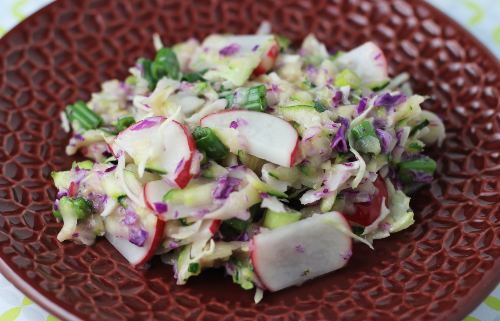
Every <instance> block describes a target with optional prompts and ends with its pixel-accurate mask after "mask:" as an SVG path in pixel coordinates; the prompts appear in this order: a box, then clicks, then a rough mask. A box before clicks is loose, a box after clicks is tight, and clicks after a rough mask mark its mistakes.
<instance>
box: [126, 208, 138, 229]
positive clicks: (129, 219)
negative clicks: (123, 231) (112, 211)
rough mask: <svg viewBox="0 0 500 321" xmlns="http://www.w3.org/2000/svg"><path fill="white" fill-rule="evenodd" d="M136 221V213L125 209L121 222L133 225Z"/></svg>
mask: <svg viewBox="0 0 500 321" xmlns="http://www.w3.org/2000/svg"><path fill="white" fill-rule="evenodd" d="M136 222H137V213H135V212H134V211H133V210H131V209H127V210H126V211H125V217H124V218H123V220H122V223H123V224H125V225H134V224H135V223H136Z"/></svg>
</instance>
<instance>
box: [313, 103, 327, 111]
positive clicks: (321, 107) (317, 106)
mask: <svg viewBox="0 0 500 321" xmlns="http://www.w3.org/2000/svg"><path fill="white" fill-rule="evenodd" d="M314 109H316V110H317V111H319V112H320V113H322V112H324V111H325V110H326V107H325V105H323V104H322V103H321V102H319V101H317V100H316V101H315V102H314Z"/></svg>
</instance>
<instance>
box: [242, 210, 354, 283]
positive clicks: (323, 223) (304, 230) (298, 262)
mask: <svg viewBox="0 0 500 321" xmlns="http://www.w3.org/2000/svg"><path fill="white" fill-rule="evenodd" d="M350 231H351V228H350V226H349V223H347V221H346V220H345V218H344V216H342V214H340V213H338V212H329V213H324V214H317V215H314V216H312V217H310V218H307V219H304V220H301V221H298V222H296V223H292V224H289V225H285V226H282V227H279V228H277V229H274V230H271V231H266V232H262V233H260V234H257V235H256V236H254V238H253V240H252V249H251V251H252V252H251V260H252V264H253V267H254V270H255V274H256V275H257V277H258V279H259V281H260V282H261V283H262V285H263V286H264V287H265V288H266V289H268V290H270V291H278V290H281V289H284V288H286V287H289V286H292V285H299V284H301V283H303V282H304V281H307V280H309V279H313V278H315V277H318V276H320V275H323V274H326V273H329V272H331V271H334V270H337V269H340V268H341V267H343V266H344V265H346V264H347V261H348V260H349V258H350V256H351V254H352V239H351V237H350V235H349V233H350Z"/></svg>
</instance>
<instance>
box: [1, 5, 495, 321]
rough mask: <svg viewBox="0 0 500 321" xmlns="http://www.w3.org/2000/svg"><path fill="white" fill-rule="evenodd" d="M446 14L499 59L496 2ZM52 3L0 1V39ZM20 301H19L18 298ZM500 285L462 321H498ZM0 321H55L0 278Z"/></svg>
mask: <svg viewBox="0 0 500 321" xmlns="http://www.w3.org/2000/svg"><path fill="white" fill-rule="evenodd" d="M428 1H429V2H430V3H432V4H433V5H434V6H436V7H438V8H439V9H441V10H442V11H444V12H446V13H448V14H450V15H451V16H452V17H453V18H455V19H456V20H457V21H458V22H460V23H461V24H462V25H464V26H465V27H466V28H467V29H469V30H470V31H471V32H472V33H473V34H475V35H476V36H477V37H478V38H479V39H480V40H482V41H483V43H484V44H485V45H486V46H488V47H489V48H490V50H491V51H492V52H493V53H494V54H495V55H496V56H497V57H500V19H499V18H500V0H428ZM50 2H52V0H0V37H1V36H2V35H3V34H4V33H6V32H7V31H8V30H10V28H12V27H13V26H15V25H16V24H17V23H18V22H19V21H20V20H22V19H24V18H25V17H27V16H29V15H30V14H32V13H33V12H35V11H36V10H38V9H40V8H41V7H43V6H44V5H46V4H48V3H50ZM21 298H22V299H21ZM499 298H500V286H497V288H496V289H495V291H493V293H492V294H491V295H490V296H488V297H487V298H486V300H485V301H484V303H483V304H481V305H480V306H479V307H478V308H477V309H476V310H474V311H473V312H472V313H471V314H470V315H469V316H467V317H466V318H465V319H464V321H499V320H500V299H499ZM0 321H58V319H57V318H56V317H54V316H51V315H49V314H48V313H47V312H45V311H44V310H43V309H41V308H40V307H38V306H37V305H36V304H33V302H32V301H31V300H30V299H29V298H27V297H25V296H24V295H22V294H21V292H19V290H17V289H16V288H15V287H14V286H13V285H12V284H10V283H9V282H8V281H7V280H6V279H5V278H4V277H3V276H2V275H0Z"/></svg>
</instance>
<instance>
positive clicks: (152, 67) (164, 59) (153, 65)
mask: <svg viewBox="0 0 500 321" xmlns="http://www.w3.org/2000/svg"><path fill="white" fill-rule="evenodd" d="M138 63H139V64H140V65H142V69H143V73H144V78H145V79H146V80H147V82H148V85H149V86H148V87H149V89H150V90H153V89H155V87H156V84H157V83H158V81H159V80H160V79H162V78H163V77H168V78H171V79H175V80H178V79H180V76H181V72H180V66H179V61H178V60H177V56H176V55H175V53H174V52H173V51H172V49H170V48H165V47H163V48H161V49H160V50H158V52H157V53H156V57H155V59H154V60H153V61H151V60H149V59H146V58H141V59H139V61H138Z"/></svg>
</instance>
